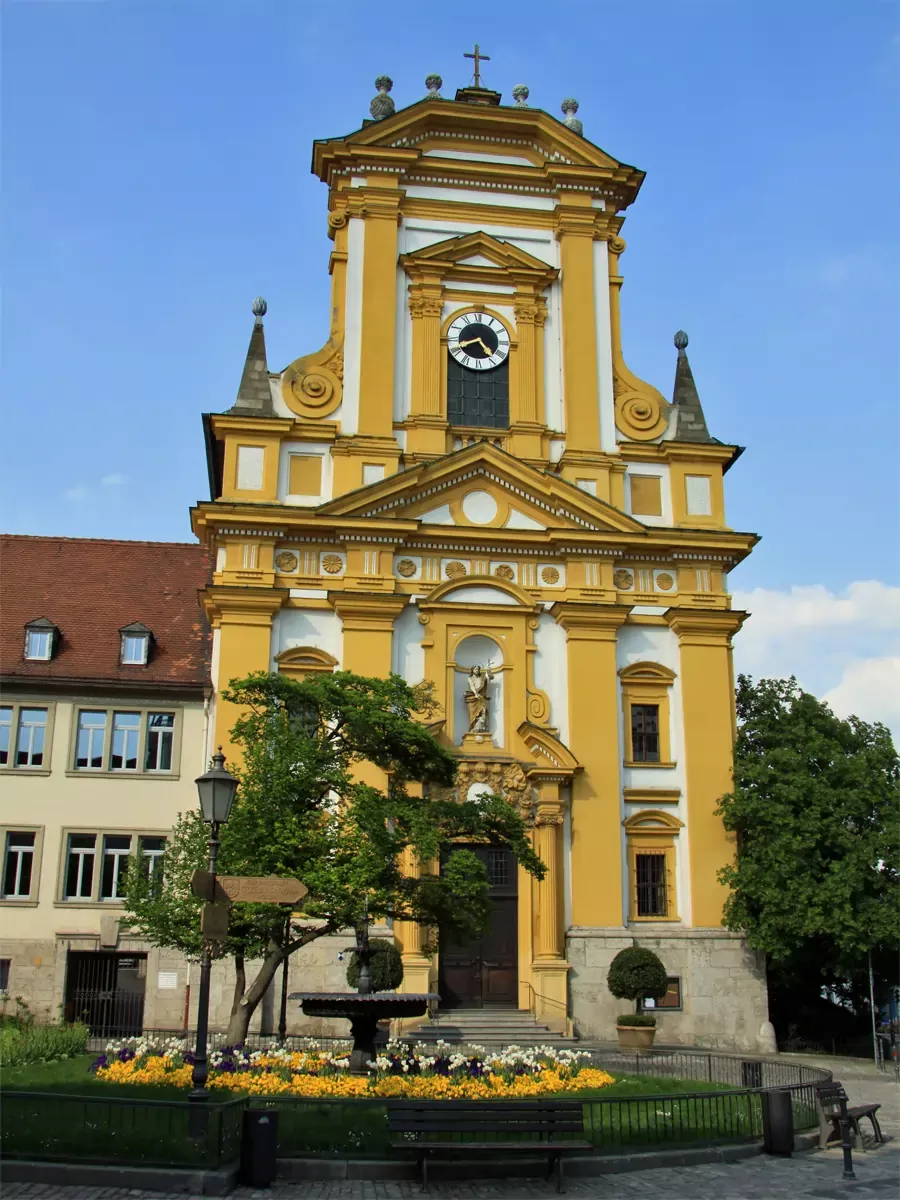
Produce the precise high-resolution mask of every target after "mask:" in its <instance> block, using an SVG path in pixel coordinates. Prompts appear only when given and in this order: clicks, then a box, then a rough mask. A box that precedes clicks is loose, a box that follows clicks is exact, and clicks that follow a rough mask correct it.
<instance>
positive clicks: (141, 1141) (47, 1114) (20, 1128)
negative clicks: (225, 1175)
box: [0, 1091, 247, 1170]
mask: <svg viewBox="0 0 900 1200" xmlns="http://www.w3.org/2000/svg"><path fill="white" fill-rule="evenodd" d="M246 1107H247V1101H246V1099H245V1098H244V1097H241V1098H240V1099H238V1100H226V1101H225V1102H224V1103H218V1102H217V1101H215V1100H213V1101H211V1102H210V1103H209V1104H208V1105H206V1106H205V1107H204V1110H203V1112H202V1113H199V1114H198V1111H197V1108H196V1106H195V1105H192V1104H189V1103H187V1102H186V1101H184V1100H140V1099H132V1098H130V1097H125V1096H122V1095H117V1094H112V1095H109V1096H90V1097H88V1096H70V1095H66V1094H65V1093H59V1092H16V1091H9V1092H8V1091H4V1093H3V1124H2V1129H0V1153H2V1156H3V1157H4V1158H10V1159H33V1160H43V1161H50V1162H73V1163H74V1162H79V1163H104V1164H107V1163H122V1164H125V1165H129V1166H140V1167H194V1168H196V1167H204V1168H207V1169H212V1170H215V1169H217V1168H219V1167H222V1166H229V1165H231V1164H232V1163H235V1162H237V1160H238V1159H239V1157H240V1147H241V1126H242V1121H243V1112H244V1109H245V1108H246ZM198 1116H199V1117H201V1118H202V1119H201V1120H199V1121H198V1119H197V1118H198Z"/></svg>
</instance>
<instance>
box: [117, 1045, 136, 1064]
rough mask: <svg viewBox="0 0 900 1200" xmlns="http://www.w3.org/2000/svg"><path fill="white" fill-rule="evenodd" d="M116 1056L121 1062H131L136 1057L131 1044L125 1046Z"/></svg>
mask: <svg viewBox="0 0 900 1200" xmlns="http://www.w3.org/2000/svg"><path fill="white" fill-rule="evenodd" d="M116 1058H117V1059H118V1060H119V1062H131V1060H132V1059H133V1058H134V1051H133V1050H132V1049H131V1048H130V1047H129V1046H123V1047H122V1049H121V1050H120V1051H119V1053H118V1054H117V1055H116Z"/></svg>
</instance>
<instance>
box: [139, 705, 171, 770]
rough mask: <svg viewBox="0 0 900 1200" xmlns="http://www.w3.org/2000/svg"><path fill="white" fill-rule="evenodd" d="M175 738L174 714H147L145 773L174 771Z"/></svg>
mask: <svg viewBox="0 0 900 1200" xmlns="http://www.w3.org/2000/svg"><path fill="white" fill-rule="evenodd" d="M174 738H175V714H174V713H170V712H152V713H148V714H147V752H146V757H145V759H144V770H145V771H171V770H172V742H173V740H174Z"/></svg>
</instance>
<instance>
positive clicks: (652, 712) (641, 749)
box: [631, 704, 659, 762]
mask: <svg viewBox="0 0 900 1200" xmlns="http://www.w3.org/2000/svg"><path fill="white" fill-rule="evenodd" d="M631 755H632V762H659V705H658V704H632V706H631Z"/></svg>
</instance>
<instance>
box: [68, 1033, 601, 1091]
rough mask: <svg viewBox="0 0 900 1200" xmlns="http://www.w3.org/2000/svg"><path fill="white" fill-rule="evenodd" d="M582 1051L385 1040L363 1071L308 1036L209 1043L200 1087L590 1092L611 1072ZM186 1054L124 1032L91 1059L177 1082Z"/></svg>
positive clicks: (135, 1076) (186, 1079)
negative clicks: (283, 1045)
mask: <svg viewBox="0 0 900 1200" xmlns="http://www.w3.org/2000/svg"><path fill="white" fill-rule="evenodd" d="M588 1057H589V1055H587V1054H586V1053H585V1052H584V1051H577V1050H555V1049H553V1048H552V1047H549V1046H540V1047H534V1048H529V1049H522V1048H520V1047H518V1046H509V1047H507V1048H506V1049H505V1050H504V1051H503V1052H502V1053H493V1052H489V1051H487V1050H485V1049H483V1048H482V1047H473V1048H472V1051H471V1052H470V1053H469V1054H459V1053H455V1052H454V1050H453V1048H452V1047H451V1046H449V1045H446V1044H445V1043H438V1047H437V1053H435V1054H425V1053H424V1052H423V1051H422V1050H421V1049H420V1048H419V1047H413V1048H410V1047H408V1046H407V1045H405V1044H403V1043H399V1042H393V1043H389V1044H388V1046H387V1048H386V1051H385V1053H384V1054H382V1055H379V1056H378V1058H377V1059H376V1061H375V1063H374V1064H373V1070H372V1072H371V1074H370V1075H369V1076H368V1077H365V1076H359V1075H350V1074H348V1068H349V1055H348V1054H332V1053H328V1052H326V1051H323V1050H321V1049H320V1048H319V1046H318V1045H317V1044H316V1043H315V1042H313V1041H310V1042H309V1043H308V1045H307V1046H306V1047H305V1048H304V1049H303V1050H293V1051H292V1050H278V1049H273V1050H256V1051H253V1052H252V1053H248V1052H246V1051H245V1050H243V1049H242V1048H241V1047H239V1046H235V1047H225V1048H223V1049H221V1050H213V1051H212V1052H211V1054H210V1056H209V1067H210V1071H209V1080H208V1084H207V1086H208V1087H210V1088H217V1089H222V1090H224V1091H228V1092H232V1093H243V1094H248V1095H253V1096H275V1095H287V1096H300V1097H310V1098H319V1097H335V1098H349V1097H361V1098H375V1097H392V1096H396V1097H410V1098H414V1099H421V1100H481V1099H501V1098H503V1097H509V1098H513V1097H515V1098H522V1097H529V1096H552V1095H558V1094H560V1093H562V1092H580V1091H588V1090H590V1091H593V1090H595V1089H598V1088H602V1087H606V1086H607V1085H608V1084H611V1083H612V1082H613V1077H612V1076H611V1075H608V1074H607V1073H606V1071H601V1070H598V1069H597V1068H596V1067H590V1066H586V1065H585V1063H584V1061H583V1060H584V1059H586V1058H588ZM193 1062H194V1057H193V1055H192V1054H191V1052H190V1051H189V1050H188V1049H187V1048H186V1046H185V1044H184V1042H182V1040H181V1039H180V1038H170V1039H169V1040H168V1041H166V1042H154V1041H152V1040H149V1039H146V1038H140V1039H137V1038H132V1039H128V1040H126V1041H124V1042H111V1043H110V1044H109V1045H108V1046H107V1048H106V1054H102V1055H101V1056H100V1057H99V1058H98V1059H97V1060H96V1061H95V1062H94V1063H93V1064H92V1066H91V1070H92V1071H93V1072H94V1073H95V1075H96V1077H97V1079H98V1080H101V1081H105V1082H108V1083H130V1084H146V1085H149V1086H156V1087H160V1086H166V1087H183V1088H189V1087H190V1085H191V1070H192V1067H193Z"/></svg>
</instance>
